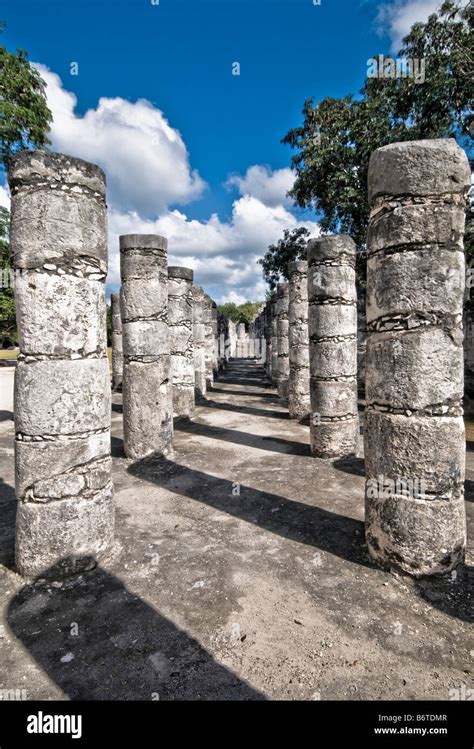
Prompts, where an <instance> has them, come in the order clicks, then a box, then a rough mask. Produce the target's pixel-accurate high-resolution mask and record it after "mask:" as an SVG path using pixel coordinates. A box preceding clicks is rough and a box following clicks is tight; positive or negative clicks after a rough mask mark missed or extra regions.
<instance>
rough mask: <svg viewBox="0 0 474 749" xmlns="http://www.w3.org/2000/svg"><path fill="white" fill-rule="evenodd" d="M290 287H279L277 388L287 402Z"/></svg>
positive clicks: (285, 285)
mask: <svg viewBox="0 0 474 749" xmlns="http://www.w3.org/2000/svg"><path fill="white" fill-rule="evenodd" d="M288 304H289V287H288V284H287V283H280V284H278V287H277V298H276V307H277V310H276V312H277V351H278V368H277V386H278V395H279V396H280V398H281V399H282V400H283V401H284V402H286V401H287V400H288V379H289V376H290V346H289V322H288Z"/></svg>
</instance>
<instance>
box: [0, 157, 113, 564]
mask: <svg viewBox="0 0 474 749" xmlns="http://www.w3.org/2000/svg"><path fill="white" fill-rule="evenodd" d="M9 183H10V189H11V196H12V197H11V238H10V241H11V255H12V268H13V270H14V271H15V272H16V280H15V302H16V313H17V322H18V332H19V343H20V354H19V356H18V364H17V367H16V371H15V409H14V411H15V433H16V434H15V471H16V495H17V500H18V509H17V515H16V567H17V570H18V572H19V573H20V574H22V575H27V576H33V575H39V574H45V575H48V574H49V575H58V576H61V575H62V574H70V573H73V572H77V571H80V570H84V569H88V568H91V567H93V566H94V565H95V563H96V561H97V560H100V559H101V558H102V557H103V556H104V555H105V554H106V553H107V552H108V551H109V550H110V549H111V547H112V543H113V531H114V506H113V488H112V480H111V460H110V409H111V390H110V373H109V365H108V360H107V334H106V323H105V319H106V314H105V313H106V305H105V277H106V275H107V230H106V206H105V175H104V173H103V172H102V170H101V169H99V167H98V166H95V164H89V163H88V162H86V161H82V160H81V159H75V158H71V157H70V156H64V155H63V154H61V153H51V152H47V151H23V152H21V153H19V154H18V155H16V156H14V157H13V159H12V161H11V164H10V169H9ZM52 567H54V572H53V571H52V570H51V568H52ZM48 570H49V572H48Z"/></svg>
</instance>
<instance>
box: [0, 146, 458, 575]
mask: <svg viewBox="0 0 474 749" xmlns="http://www.w3.org/2000/svg"><path fill="white" fill-rule="evenodd" d="M9 182H10V190H11V195H12V224H11V250H12V266H13V270H14V271H15V273H16V285H15V297H16V308H17V319H18V325H19V342H20V354H19V357H18V365H17V369H16V374H15V464H16V493H17V498H18V512H17V534H16V564H17V568H18V570H19V571H20V572H21V573H22V574H25V575H34V574H37V573H39V572H42V571H44V570H45V569H46V568H48V567H50V566H52V565H59V567H61V568H62V569H63V571H64V572H66V573H69V572H71V571H77V570H80V569H87V568H88V567H89V566H91V564H93V563H95V561H96V560H97V559H100V558H102V557H103V556H104V555H106V554H107V553H108V552H109V551H110V549H111V546H112V541H113V516H114V508H113V491H112V482H111V460H110V407H111V398H110V379H109V368H108V362H107V349H106V326H105V287H104V284H105V278H106V274H107V248H106V206H105V175H104V174H103V172H102V171H101V170H100V169H99V168H98V167H96V166H95V165H92V164H88V163H87V162H84V161H82V160H80V159H73V158H70V157H67V156H64V155H62V154H55V153H46V152H23V153H20V154H19V155H17V156H16V157H15V158H14V159H13V160H12V162H11V165H10V169H9ZM469 187H470V169H469V164H468V161H467V158H466V156H465V154H464V152H463V151H462V150H461V149H460V148H459V147H458V146H457V145H456V143H455V141H453V140H437V141H419V142H413V143H410V142H408V143H401V144H392V145H390V146H386V147H383V148H381V149H378V150H377V151H375V152H374V154H372V157H371V160H370V165H369V201H370V217H369V230H368V241H367V249H368V273H367V342H366V348H367V352H366V408H365V420H364V443H365V466H366V492H365V499H366V508H365V513H366V515H365V517H366V538H367V543H368V548H369V551H370V554H371V555H372V557H373V558H374V559H375V560H376V561H377V562H378V563H379V564H381V565H383V566H389V567H395V568H398V569H401V570H403V571H405V572H409V573H411V574H415V575H426V574H436V573H439V572H444V571H447V570H450V569H453V568H454V567H455V566H456V565H457V564H458V563H459V561H461V560H462V558H463V554H464V548H465V513H464V504H463V499H464V497H463V481H464V450H465V445H464V425H463V418H462V398H463V337H462V311H463V294H464V284H465V280H464V279H465V261H464V253H463V232H464V220H465V219H464V214H465V203H466V196H467V192H468V189H469ZM355 256H356V253H355V246H354V244H353V242H352V240H351V239H350V238H349V237H346V236H326V237H320V238H318V239H314V240H311V241H310V243H309V245H308V257H307V263H304V262H297V263H293V264H292V265H291V266H290V268H289V279H290V280H289V283H284V284H280V285H279V287H278V289H277V293H276V297H275V299H274V300H271V301H269V302H268V303H267V304H266V305H265V308H264V309H263V310H262V311H261V313H260V315H261V316H262V319H261V320H259V322H258V325H257V327H259V329H263V330H264V331H265V333H264V336H262V337H263V338H264V339H265V340H266V341H267V342H268V347H267V352H266V353H267V357H266V362H265V365H266V368H267V372H268V373H269V375H270V376H271V377H272V378H273V379H274V381H275V382H276V384H277V387H278V393H279V395H280V397H281V399H282V401H283V402H287V403H288V407H289V410H290V415H291V417H292V418H295V419H304V418H305V417H306V416H307V411H308V409H309V415H310V442H311V450H312V453H313V455H314V456H316V457H318V458H331V459H334V458H338V457H344V456H346V455H350V454H353V453H355V452H357V450H358V442H359V419H358V404H357V348H358V346H357V297H356V290H355ZM120 264H121V276H122V288H121V292H120V305H119V306H120V314H119V313H118V309H117V304H118V300H117V297H114V298H113V299H112V304H113V309H112V320H113V325H114V330H113V340H114V342H115V348H116V350H115V351H114V358H113V386H114V387H120V385H121V387H122V390H123V411H124V442H125V451H126V454H127V456H128V457H131V458H134V459H136V458H142V457H144V456H146V455H149V454H150V453H158V454H162V455H163V454H166V453H167V452H168V451H169V449H170V448H171V441H172V435H173V416H174V415H179V416H188V417H189V416H190V415H191V414H192V411H193V408H194V399H195V396H196V395H197V396H198V397H199V396H203V395H205V393H206V389H207V388H209V387H211V386H212V383H213V380H214V378H215V377H216V376H217V373H218V371H219V368H220V367H221V366H222V362H223V361H224V362H225V360H226V352H227V351H228V350H229V349H228V344H229V341H226V340H225V335H226V330H225V326H223V325H222V321H221V323H219V318H218V314H217V309H216V305H215V303H214V302H213V301H212V299H210V297H209V296H208V295H207V294H205V293H204V292H203V290H202V289H201V288H200V287H197V286H193V284H192V281H193V277H192V271H190V270H189V269H184V268H177V267H171V268H168V266H167V241H166V239H164V238H163V237H159V236H155V235H126V236H122V237H120ZM260 323H261V325H260ZM120 326H121V329H122V333H121V336H120ZM228 331H229V326H228V327H227V332H228ZM221 333H222V335H223V336H224V342H223V344H222V345H221V343H220V337H221ZM228 335H229V340H230V333H229V332H228ZM120 342H122V349H121V348H120ZM414 486H416V488H417V490H416V491H415V492H414V491H413V488H414Z"/></svg>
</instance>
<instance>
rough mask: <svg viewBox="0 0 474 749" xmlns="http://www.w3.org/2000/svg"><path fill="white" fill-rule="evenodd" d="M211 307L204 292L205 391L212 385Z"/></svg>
mask: <svg viewBox="0 0 474 749" xmlns="http://www.w3.org/2000/svg"><path fill="white" fill-rule="evenodd" d="M212 305H213V302H212V299H211V297H210V296H209V295H208V294H206V293H205V292H204V331H205V347H204V359H205V363H206V390H211V389H212V386H213V385H214V326H213V319H212V318H213V314H212V310H213V307H212Z"/></svg>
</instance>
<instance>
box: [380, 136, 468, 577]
mask: <svg viewBox="0 0 474 749" xmlns="http://www.w3.org/2000/svg"><path fill="white" fill-rule="evenodd" d="M368 180H369V181H368V184H369V196H370V207H371V212H370V217H369V228H368V259H367V328H368V334H367V355H366V398H367V409H366V423H365V453H366V468H367V490H366V534H367V540H368V546H369V550H370V553H371V555H372V557H373V558H374V559H375V560H377V562H379V563H380V564H381V565H385V566H388V567H394V568H398V569H401V570H403V571H404V572H407V573H410V574H412V575H415V576H420V575H434V574H439V573H443V572H447V571H449V570H453V569H455V568H456V567H457V566H458V565H459V564H460V563H461V562H462V560H463V556H464V549H465V543H466V526H465V512H464V496H463V492H464V462H465V458H464V440H465V437H464V423H463V419H462V399H463V393H464V353H463V327H462V312H463V297H464V291H465V260H464V252H463V232H464V207H465V200H466V197H467V192H468V189H469V186H470V181H471V177H470V169H469V164H468V160H467V157H466V155H465V154H464V152H463V151H462V149H461V148H459V146H458V145H457V144H456V143H455V141H454V140H448V139H446V140H432V141H414V142H407V143H395V144H392V145H390V146H385V147H383V148H380V149H378V150H377V151H375V152H374V153H373V154H372V156H371V159H370V166H369V177H368ZM401 478H404V479H408V480H412V481H413V480H414V479H416V480H418V481H420V480H422V481H423V482H424V485H425V491H424V492H423V493H422V494H421V495H416V496H415V495H413V496H411V495H410V496H408V497H407V496H400V495H399V493H397V492H396V491H394V492H393V493H392V494H391V495H390V496H380V491H375V490H374V487H375V486H376V485H377V484H381V483H382V482H386V481H387V480H390V481H391V482H392V483H394V482H396V481H398V480H399V479H401ZM369 486H370V489H369ZM382 494H383V492H382Z"/></svg>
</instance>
